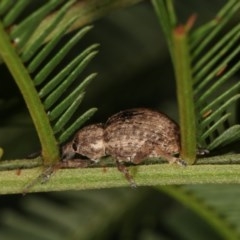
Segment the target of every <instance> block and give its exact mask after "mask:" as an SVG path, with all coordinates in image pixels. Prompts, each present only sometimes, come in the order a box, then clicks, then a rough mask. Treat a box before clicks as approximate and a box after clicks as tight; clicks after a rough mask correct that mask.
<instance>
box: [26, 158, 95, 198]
mask: <svg viewBox="0 0 240 240" xmlns="http://www.w3.org/2000/svg"><path fill="white" fill-rule="evenodd" d="M92 163H93V162H92V161H91V160H89V159H71V160H66V161H60V162H58V163H56V164H54V165H52V166H49V167H47V168H45V169H44V170H43V172H42V173H41V174H40V175H39V176H38V177H37V178H36V179H34V180H33V181H32V182H30V183H28V184H27V185H26V186H25V187H24V189H23V195H25V194H26V193H27V192H28V191H29V189H31V188H32V187H33V186H34V185H35V184H37V183H39V182H40V183H41V184H43V183H46V182H47V181H48V180H49V179H50V178H51V176H52V175H53V174H54V173H55V172H56V171H57V170H59V169H61V168H86V167H88V166H90V165H91V164H92Z"/></svg>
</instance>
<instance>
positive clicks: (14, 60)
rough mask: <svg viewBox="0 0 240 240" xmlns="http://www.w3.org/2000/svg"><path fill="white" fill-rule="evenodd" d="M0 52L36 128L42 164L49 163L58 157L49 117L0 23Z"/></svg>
mask: <svg viewBox="0 0 240 240" xmlns="http://www.w3.org/2000/svg"><path fill="white" fill-rule="evenodd" d="M0 36H1V37H0V53H1V56H2V58H3V60H4V62H5V63H6V65H7V66H8V68H9V71H10V72H11V74H12V76H13V77H14V79H15V81H16V83H17V85H18V87H19V89H20V91H21V93H22V96H23V98H24V100H25V102H26V105H27V107H28V109H29V112H30V115H31V117H32V119H33V122H34V125H35V127H36V129H37V132H38V136H39V140H40V142H41V146H42V156H43V159H44V164H45V165H49V164H52V163H54V162H57V161H58V159H59V150H58V145H57V142H56V139H55V137H54V134H53V131H52V128H51V125H50V122H49V119H48V117H47V115H46V112H45V110H44V107H43V105H42V103H41V101H40V98H39V96H38V93H37V91H36V89H35V87H34V84H33V81H32V79H31V77H30V75H29V73H28V72H27V70H26V68H25V67H24V65H23V63H22V61H21V59H20V58H19V56H18V55H17V53H16V51H15V49H14V47H13V46H12V45H11V42H10V39H9V37H8V35H7V34H6V32H5V30H4V27H3V25H2V24H1V23H0Z"/></svg>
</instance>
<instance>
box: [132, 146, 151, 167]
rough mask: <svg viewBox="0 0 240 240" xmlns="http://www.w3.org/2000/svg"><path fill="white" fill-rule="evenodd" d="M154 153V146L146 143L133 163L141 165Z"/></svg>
mask: <svg viewBox="0 0 240 240" xmlns="http://www.w3.org/2000/svg"><path fill="white" fill-rule="evenodd" d="M152 151H153V146H152V144H150V143H149V142H145V143H144V144H143V146H142V147H141V148H140V149H139V151H138V152H137V153H136V155H135V157H134V158H133V159H132V160H131V161H132V162H133V163H134V164H139V163H141V162H143V161H144V160H145V159H146V158H147V157H149V156H150V154H151V152H152Z"/></svg>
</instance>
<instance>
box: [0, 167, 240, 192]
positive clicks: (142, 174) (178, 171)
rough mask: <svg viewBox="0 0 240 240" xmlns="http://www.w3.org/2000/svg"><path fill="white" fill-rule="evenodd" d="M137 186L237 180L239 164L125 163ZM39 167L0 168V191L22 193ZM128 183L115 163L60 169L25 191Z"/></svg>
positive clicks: (123, 185) (34, 176)
mask: <svg viewBox="0 0 240 240" xmlns="http://www.w3.org/2000/svg"><path fill="white" fill-rule="evenodd" d="M129 169H130V172H134V173H135V174H133V175H134V179H135V181H136V183H137V185H138V186H139V187H140V186H159V185H171V184H178V185H179V184H203V183H240V165H238V164H230V165H191V166H188V167H181V166H177V165H170V164H154V165H142V166H136V167H129ZM42 170H43V168H42V167H38V168H33V169H25V170H21V171H20V174H19V171H17V170H11V171H0V194H13V193H22V192H23V190H24V188H25V187H26V186H27V185H28V184H29V183H31V182H32V181H34V180H35V179H36V178H37V177H36V176H38V175H40V174H41V173H42ZM111 187H130V185H129V183H128V182H127V180H126V179H125V178H124V177H123V176H122V174H121V173H120V172H119V171H118V170H117V168H116V167H108V168H104V170H103V169H102V168H84V169H83V168H82V169H60V170H58V171H56V172H55V174H54V175H52V177H51V178H50V180H49V181H48V182H47V183H45V184H40V183H37V184H35V185H34V186H33V187H32V188H30V189H29V191H28V192H48V191H62V190H83V189H99V188H111Z"/></svg>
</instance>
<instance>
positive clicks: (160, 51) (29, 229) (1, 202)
mask: <svg viewBox="0 0 240 240" xmlns="http://www.w3.org/2000/svg"><path fill="white" fill-rule="evenodd" d="M34 2H35V1H34ZM36 2H37V1H36ZM224 2H225V1H219V0H215V1H206V0H204V1H187V0H181V1H176V6H177V14H178V16H179V19H180V22H183V23H184V22H186V20H187V19H188V17H189V16H190V15H191V14H192V13H197V15H198V19H197V23H196V25H198V24H201V23H204V22H206V21H208V20H209V19H211V18H212V17H214V15H215V13H216V12H217V11H218V10H219V8H220V7H221V6H222V4H223V3H224ZM33 4H34V3H33ZM69 37H71V36H67V37H66V38H65V39H64V40H67V39H68V38H69ZM92 43H100V52H99V54H98V55H97V57H96V58H95V59H94V61H93V62H92V63H91V64H90V65H89V67H88V69H87V71H85V73H84V74H83V75H81V76H79V82H81V80H82V79H83V78H84V76H86V75H87V74H88V73H92V72H98V76H97V78H96V79H95V80H94V81H93V82H92V83H91V84H90V86H89V87H88V88H87V94H86V97H85V99H84V101H83V104H82V105H81V106H80V108H79V113H80V114H81V113H83V112H84V111H85V110H86V109H88V108H90V107H97V108H98V112H97V113H96V114H95V115H94V117H93V118H91V120H90V121H89V122H88V123H90V122H104V121H106V119H107V118H108V117H109V116H110V115H111V114H113V113H115V112H118V111H119V110H123V109H127V108H132V107H150V108H156V109H158V110H160V111H162V112H165V113H167V114H168V115H169V116H170V117H171V118H173V119H175V120H176V121H178V113H177V102H176V96H175V82H174V73H173V69H172V64H171V60H170V57H169V53H168V49H167V46H166V43H165V40H164V38H163V35H162V32H161V29H160V25H159V24H158V21H157V18H156V16H155V14H154V12H153V9H152V6H151V5H150V3H149V2H144V3H141V4H137V5H135V6H133V7H130V8H128V9H123V10H118V11H115V12H113V13H110V14H109V15H108V16H105V17H104V18H102V19H100V20H98V21H96V22H95V23H94V29H93V30H92V31H91V32H90V33H88V34H87V35H86V36H85V38H84V40H83V41H81V42H80V43H79V44H78V45H77V46H76V47H75V48H74V49H73V50H72V51H71V53H70V54H69V55H68V58H66V59H65V61H66V62H68V61H69V60H70V59H72V58H73V57H74V55H76V54H79V53H80V52H81V51H82V50H83V49H84V48H85V47H86V46H89V45H90V44H92ZM59 47H60V46H59ZM60 68H61V65H60V66H59V69H60ZM0 72H1V76H0V83H1V87H0V146H1V147H3V149H4V150H5V155H4V159H15V158H23V157H26V156H27V155H28V154H30V153H32V152H35V151H36V150H39V148H40V146H39V142H38V138H37V135H36V132H35V130H34V126H33V125H32V121H31V119H30V117H29V115H28V112H27V110H26V107H25V104H24V102H23V100H22V98H21V95H20V94H19V91H18V89H17V87H16V85H15V83H14V81H13V79H12V78H11V75H10V74H9V73H8V70H7V69H6V67H5V66H4V65H3V64H2V65H1V66H0ZM0 213H1V214H0V238H1V239H16V238H17V239H27V238H25V237H26V236H27V237H28V239H153V240H154V239H220V238H219V237H218V235H217V233H216V232H215V231H214V230H213V229H212V228H211V227H210V226H209V225H208V224H207V223H206V222H204V220H203V219H201V218H200V217H199V216H197V215H196V214H195V213H193V212H191V211H190V210H189V209H188V208H186V207H184V206H183V205H181V204H180V203H178V202H176V201H175V200H174V199H173V198H170V197H169V196H167V195H166V194H164V193H163V192H161V191H159V190H157V189H153V188H139V189H137V190H136V191H133V190H132V189H130V188H127V189H121V188H120V189H106V190H95V191H94V190H92V191H91V190H88V191H79V192H78V191H76V192H62V193H46V194H43V193H42V194H28V195H27V196H24V197H23V196H21V195H11V196H1V197H0ZM41 234H42V235H41ZM3 237H4V238H3ZM193 237H194V238H193Z"/></svg>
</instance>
